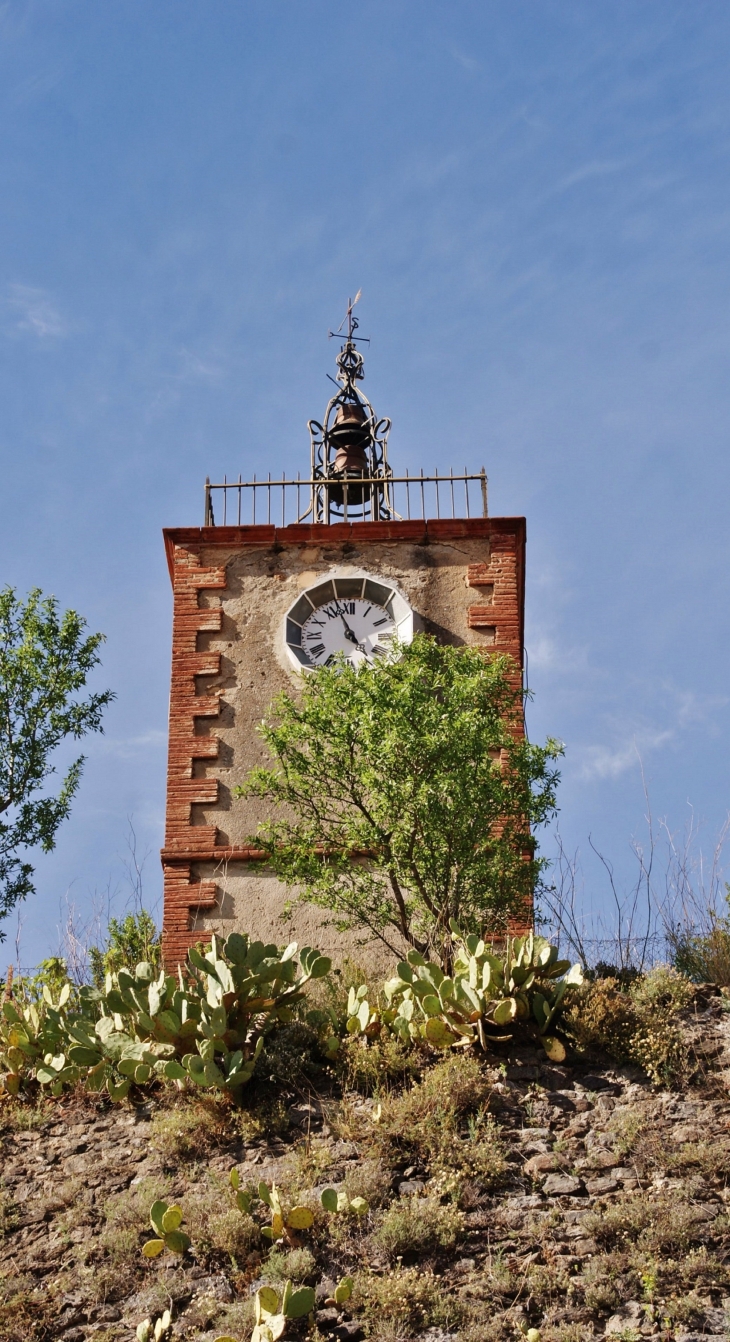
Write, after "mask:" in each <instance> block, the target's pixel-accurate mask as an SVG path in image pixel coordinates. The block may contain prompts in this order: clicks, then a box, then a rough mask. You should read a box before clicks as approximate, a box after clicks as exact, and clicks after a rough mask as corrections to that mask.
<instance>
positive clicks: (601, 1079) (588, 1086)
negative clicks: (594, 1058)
mask: <svg viewBox="0 0 730 1342" xmlns="http://www.w3.org/2000/svg"><path fill="white" fill-rule="evenodd" d="M580 1084H581V1086H582V1087H583V1089H584V1090H607V1089H608V1087H609V1086H610V1085H611V1082H610V1081H607V1080H606V1078H605V1076H597V1075H596V1074H595V1073H594V1072H589V1073H588V1075H587V1076H584V1077H581V1082H580Z"/></svg>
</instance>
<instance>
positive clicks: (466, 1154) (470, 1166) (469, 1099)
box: [378, 1053, 505, 1188]
mask: <svg viewBox="0 0 730 1342" xmlns="http://www.w3.org/2000/svg"><path fill="white" fill-rule="evenodd" d="M491 1091H492V1086H491V1082H490V1080H489V1078H488V1076H487V1075H486V1073H485V1070H484V1068H483V1066H482V1065H481V1064H480V1062H479V1061H478V1060H477V1059H476V1058H474V1057H471V1056H468V1055H465V1054H463V1053H461V1054H454V1055H453V1056H451V1057H448V1058H446V1059H445V1060H444V1061H443V1062H441V1063H439V1064H438V1065H437V1066H436V1067H434V1068H432V1069H431V1070H430V1071H429V1072H427V1073H426V1074H425V1075H424V1077H423V1080H422V1081H421V1082H420V1083H419V1084H418V1085H414V1086H412V1087H410V1089H408V1090H406V1091H403V1092H402V1093H401V1094H400V1095H397V1096H391V1097H390V1098H389V1099H388V1100H387V1101H386V1102H384V1104H383V1109H382V1117H381V1121H380V1124H379V1127H378V1134H379V1144H380V1147H381V1151H382V1153H383V1156H384V1158H385V1160H386V1161H388V1162H389V1163H391V1164H392V1163H396V1162H397V1161H398V1160H399V1159H400V1160H401V1161H407V1163H409V1164H415V1165H421V1166H423V1167H424V1168H425V1169H428V1170H430V1172H431V1173H432V1174H440V1173H441V1174H445V1175H449V1174H452V1175H455V1176H456V1177H457V1178H460V1179H475V1180H477V1181H478V1182H479V1183H480V1184H481V1185H482V1187H484V1188H487V1187H491V1186H494V1184H496V1182H497V1181H498V1180H499V1178H500V1176H501V1175H502V1173H503V1171H504V1167H505V1162H504V1151H503V1147H502V1144H501V1142H500V1140H499V1137H498V1133H497V1128H496V1125H495V1124H494V1121H493V1120H492V1118H491V1115H489V1114H488V1113H487V1105H488V1103H489V1099H490V1096H491Z"/></svg>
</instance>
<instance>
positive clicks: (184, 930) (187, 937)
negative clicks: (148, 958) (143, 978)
mask: <svg viewBox="0 0 730 1342" xmlns="http://www.w3.org/2000/svg"><path fill="white" fill-rule="evenodd" d="M162 872H163V876H164V883H165V913H164V919H163V925H162V957H163V960H164V964H165V968H166V969H167V970H175V969H176V968H177V966H178V965H184V963H185V959H186V956H187V953H188V948H189V947H190V946H192V945H193V944H194V942H195V941H196V940H198V938H197V937H196V935H195V933H194V932H193V931H192V930H191V927H190V915H191V913H193V912H197V911H198V910H199V909H214V908H215V907H216V904H217V902H218V887H217V886H216V883H215V881H193V880H191V875H190V872H191V867H190V863H189V862H179V861H178V862H163V864H162Z"/></svg>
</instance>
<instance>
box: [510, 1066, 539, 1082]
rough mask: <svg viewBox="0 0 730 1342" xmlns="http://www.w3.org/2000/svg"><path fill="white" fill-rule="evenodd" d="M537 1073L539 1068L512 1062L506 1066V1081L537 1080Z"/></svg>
mask: <svg viewBox="0 0 730 1342" xmlns="http://www.w3.org/2000/svg"><path fill="white" fill-rule="evenodd" d="M538 1075H539V1069H538V1068H537V1067H531V1066H529V1065H527V1064H525V1066H523V1067H520V1066H518V1065H515V1064H513V1065H512V1066H511V1067H508V1068H507V1080H508V1081H537V1078H538Z"/></svg>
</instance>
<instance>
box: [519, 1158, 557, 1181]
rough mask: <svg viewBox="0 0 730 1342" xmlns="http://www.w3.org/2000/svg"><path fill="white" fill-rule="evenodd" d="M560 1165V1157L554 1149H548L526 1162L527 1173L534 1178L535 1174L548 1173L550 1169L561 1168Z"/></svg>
mask: <svg viewBox="0 0 730 1342" xmlns="http://www.w3.org/2000/svg"><path fill="white" fill-rule="evenodd" d="M560 1165H561V1162H560V1160H559V1158H558V1157H557V1156H556V1155H554V1154H553V1152H552V1151H548V1152H546V1153H545V1154H544V1155H537V1156H533V1157H532V1159H531V1160H528V1161H527V1163H526V1164H525V1174H528V1175H529V1176H530V1178H532V1177H533V1175H535V1174H547V1173H548V1172H549V1171H550V1170H559V1169H560Z"/></svg>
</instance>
